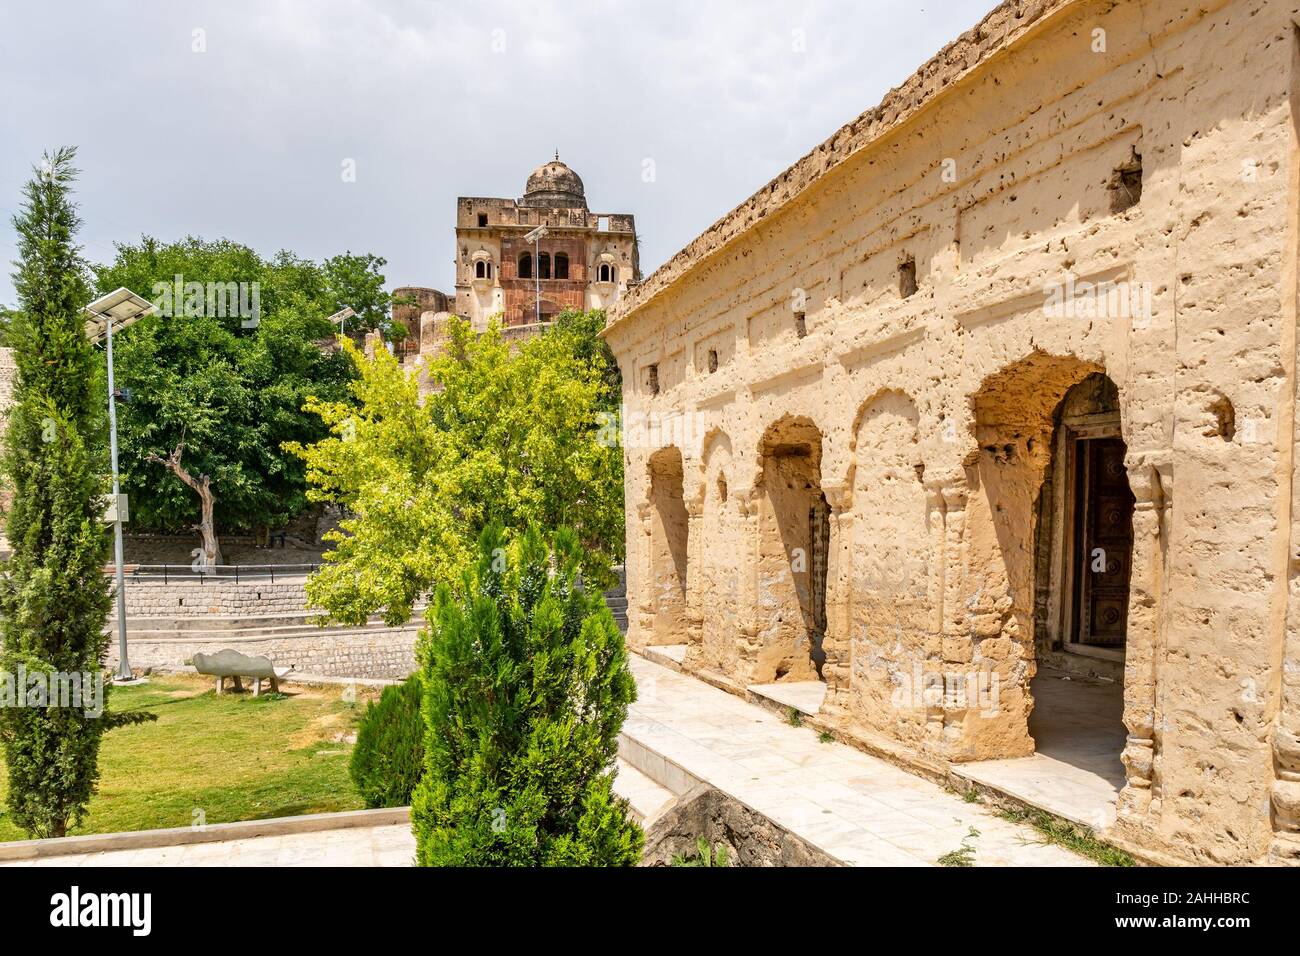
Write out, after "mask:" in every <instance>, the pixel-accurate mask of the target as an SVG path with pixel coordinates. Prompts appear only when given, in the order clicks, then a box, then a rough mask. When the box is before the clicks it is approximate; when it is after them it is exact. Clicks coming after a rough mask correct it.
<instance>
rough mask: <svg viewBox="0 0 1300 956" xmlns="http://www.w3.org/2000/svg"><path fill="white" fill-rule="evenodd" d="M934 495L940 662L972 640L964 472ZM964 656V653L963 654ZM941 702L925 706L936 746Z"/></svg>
mask: <svg viewBox="0 0 1300 956" xmlns="http://www.w3.org/2000/svg"><path fill="white" fill-rule="evenodd" d="M935 487H936V489H937V492H938V497H939V498H941V499H942V501H943V530H942V534H943V540H942V548H941V551H940V553H939V554H938V556H937V561H936V564H937V565H938V567H939V570H938V573H939V575H940V585H939V593H940V594H941V596H942V602H943V603H942V611H941V613H942V620H941V630H940V637H939V642H940V648H941V650H940V654H939V656H938V659H937V660H938V662H939V663H940V666H941V662H942V660H944V659H945V658H946V657H947V656H948V652H945V651H944V650H943V649H945V648H947V649H949V651H950V650H951V648H953V647H957V646H968V645H970V644H971V642H972V637H971V633H970V627H969V626H968V623H967V619H966V615H967V608H966V595H965V586H966V504H967V501H968V500H969V499H970V486H969V485H968V484H967V483H966V478H965V476H964V475H950V476H948V477H947V478H946V479H944V480H940V481H939V482H937V483H936V486H935ZM963 656H964V655H963ZM943 719H944V711H943V705H942V704H939V705H938V706H927V707H926V712H925V731H926V738H927V742H928V743H929V744H930V745H931V746H933V747H935V748H936V749H939V750H942V747H943Z"/></svg>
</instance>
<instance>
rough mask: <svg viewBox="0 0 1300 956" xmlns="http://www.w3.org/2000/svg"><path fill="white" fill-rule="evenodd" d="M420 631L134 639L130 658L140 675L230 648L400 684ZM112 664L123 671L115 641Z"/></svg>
mask: <svg viewBox="0 0 1300 956" xmlns="http://www.w3.org/2000/svg"><path fill="white" fill-rule="evenodd" d="M418 633H419V629H418V628H417V627H407V628H382V629H381V628H374V629H368V630H365V631H349V630H340V629H337V628H321V629H319V630H317V631H315V632H313V633H308V634H295V635H290V636H286V637H228V636H227V637H216V638H208V639H203V638H201V637H200V636H199V635H198V634H195V635H193V636H192V637H185V638H171V637H169V638H145V639H141V638H135V637H131V636H130V635H129V633H128V638H127V639H128V642H129V646H128V653H129V654H130V659H131V667H132V668H133V669H135V670H141V669H144V668H150V667H152V668H158V669H160V670H170V669H175V668H179V667H183V666H184V665H185V664H186V663H187V662H188V661H189V660H190V658H192V657H193V656H194V655H195V654H196V653H206V654H211V653H214V652H216V651H219V650H221V649H222V648H225V647H229V648H233V649H235V650H237V651H239V652H240V653H242V654H250V655H257V654H262V655H265V656H267V657H269V658H270V659H271V660H272V661H273V662H274V663H275V665H276V666H277V667H293V669H294V671H295V672H296V673H298V674H314V675H320V676H323V677H358V678H395V679H401V678H403V677H406V676H407V675H408V674H410V673H411V672H412V671H414V670H415V638H416V635H417V634H418ZM108 664H109V666H111V667H116V666H117V642H116V641H115V640H114V641H111V642H110V647H109V654H108Z"/></svg>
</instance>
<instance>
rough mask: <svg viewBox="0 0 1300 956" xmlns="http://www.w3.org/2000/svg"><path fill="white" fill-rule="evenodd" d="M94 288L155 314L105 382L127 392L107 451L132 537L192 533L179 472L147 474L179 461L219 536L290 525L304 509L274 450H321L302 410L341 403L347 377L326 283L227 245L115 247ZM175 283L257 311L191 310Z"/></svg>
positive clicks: (301, 484)
mask: <svg viewBox="0 0 1300 956" xmlns="http://www.w3.org/2000/svg"><path fill="white" fill-rule="evenodd" d="M380 261H381V262H382V260H380ZM178 277H179V278H178ZM380 281H382V276H381V277H380ZM178 282H179V283H180V292H179V294H178V292H177V290H176V288H175V284H176V283H178ZM96 283H97V286H98V288H99V290H100V292H105V291H110V290H112V289H115V288H118V287H119V286H125V287H127V288H129V289H132V290H133V291H136V292H137V293H139V294H141V295H144V296H146V297H149V298H151V299H153V300H154V301H155V303H156V304H159V305H160V314H158V315H156V316H151V317H148V318H146V319H144V320H142V321H141V322H139V323H137V324H136V325H135V326H132V327H131V328H130V329H128V330H126V331H125V332H123V333H122V334H121V336H120V337H119V338H118V339H116V340H115V342H114V346H115V354H114V361H115V368H116V378H117V382H118V384H119V387H121V388H125V389H127V390H128V391H129V392H130V401H129V402H127V403H125V404H123V405H120V406H119V440H120V443H121V449H122V453H121V461H122V475H123V477H122V483H123V486H124V490H126V491H128V492H129V493H130V494H131V495H132V501H131V506H132V507H131V511H132V520H133V524H134V525H135V526H136V527H139V528H142V529H150V530H176V529H179V528H183V527H188V526H191V525H194V524H195V523H196V521H197V522H199V523H200V524H201V523H202V521H203V515H202V512H201V509H202V505H201V501H200V498H199V497H196V495H195V492H194V490H193V489H192V488H191V487H188V486H187V485H186V484H185V483H184V481H183V480H177V479H178V478H180V475H179V473H178V469H177V468H172V469H171V470H172V472H173V474H171V475H169V474H168V473H167V471H166V470H165V469H164V468H163V467H160V465H159V462H160V461H161V462H163V464H165V465H168V467H170V464H169V461H170V457H171V456H172V455H173V453H175V452H176V451H177V449H179V450H180V454H178V455H176V458H177V462H178V467H179V468H183V469H184V470H185V472H186V473H187V474H189V475H190V476H191V477H192V478H194V480H195V481H196V482H197V481H198V479H199V476H204V475H206V476H207V477H208V479H209V483H210V484H209V488H210V492H211V494H212V496H213V497H214V499H215V502H216V503H215V506H214V510H215V512H216V514H217V515H218V517H219V524H220V526H221V529H222V530H226V531H243V530H251V529H255V528H258V527H261V526H271V525H278V524H282V523H283V522H285V521H287V520H289V519H290V518H292V517H294V516H295V515H297V514H300V513H301V512H302V511H303V510H304V509H305V508H306V507H307V504H308V503H307V497H306V469H305V466H304V465H303V463H302V461H301V460H299V459H298V458H296V457H294V456H291V455H288V454H285V453H284V452H283V451H282V450H281V445H282V443H283V442H286V441H314V440H316V439H318V438H320V437H323V436H324V435H325V434H326V431H325V429H324V427H323V426H322V424H321V422H320V419H319V417H317V416H316V415H312V414H309V413H307V412H306V411H304V406H305V405H306V403H307V401H308V400H309V399H310V398H313V397H316V398H321V399H326V400H329V399H339V398H343V397H345V396H346V394H347V388H346V384H347V382H348V380H349V379H350V378H351V376H352V366H351V363H350V362H349V360H348V359H347V358H346V357H345V356H343V355H342V354H340V353H339V352H338V350H337V349H336V348H335V347H334V342H333V336H334V334H335V333H336V332H337V329H335V328H334V327H333V326H332V325H331V324H330V322H329V321H328V317H329V315H331V314H332V313H333V311H335V309H334V301H335V298H334V291H333V289H332V286H331V280H330V278H329V276H328V275H326V273H325V272H324V271H323V270H322V269H321V268H320V267H318V266H317V265H315V264H314V263H312V262H310V261H307V260H303V259H300V258H298V257H296V256H294V255H292V254H291V253H288V252H281V253H278V254H277V255H276V256H274V257H273V258H271V259H269V260H264V259H262V258H261V257H260V256H258V254H257V253H256V252H254V251H253V250H252V249H249V248H248V247H247V246H242V245H239V244H238V243H233V242H229V241H227V240H218V241H205V240H202V239H197V238H194V237H189V238H186V239H184V240H181V241H179V242H174V243H166V244H164V243H159V242H158V241H156V240H154V239H151V238H149V237H145V238H143V239H142V240H141V241H140V242H139V243H137V244H134V245H128V244H119V245H118V247H117V255H116V257H115V259H114V261H113V262H112V263H111V264H109V265H106V266H101V267H99V268H98V269H97V272H96ZM187 283H198V284H199V285H200V286H202V287H203V288H204V289H205V290H206V289H208V287H209V284H212V285H213V287H214V288H215V287H218V286H226V285H227V284H231V283H233V284H235V285H238V284H240V283H243V284H244V287H245V289H246V290H248V291H245V292H244V293H243V296H242V302H243V304H244V305H248V306H251V305H254V304H256V306H257V309H256V315H255V316H252V317H250V316H248V315H245V314H242V313H241V312H239V311H238V310H235V309H231V308H229V307H226V308H223V307H222V301H221V299H220V298H219V297H216V301H215V302H214V301H213V299H214V297H213V296H212V295H210V294H209V295H206V296H205V297H204V298H203V299H202V300H200V299H198V298H195V299H194V300H191V299H190V297H189V296H188V295H187V294H186V293H185V291H184V290H185V288H186V284H187ZM253 288H256V289H257V290H258V295H257V297H256V299H257V301H256V303H254V301H253V298H254V297H253V295H252V294H251V290H252V289H253ZM227 305H228V303H227ZM214 306H215V307H214ZM244 311H249V310H247V309H246V310H244ZM222 312H224V313H225V314H221V313H222ZM250 318H255V319H256V321H255V322H252V321H250ZM150 456H154V457H152V458H151V457H150ZM214 533H215V532H214Z"/></svg>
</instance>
